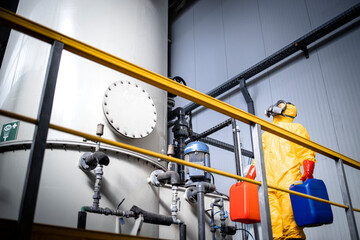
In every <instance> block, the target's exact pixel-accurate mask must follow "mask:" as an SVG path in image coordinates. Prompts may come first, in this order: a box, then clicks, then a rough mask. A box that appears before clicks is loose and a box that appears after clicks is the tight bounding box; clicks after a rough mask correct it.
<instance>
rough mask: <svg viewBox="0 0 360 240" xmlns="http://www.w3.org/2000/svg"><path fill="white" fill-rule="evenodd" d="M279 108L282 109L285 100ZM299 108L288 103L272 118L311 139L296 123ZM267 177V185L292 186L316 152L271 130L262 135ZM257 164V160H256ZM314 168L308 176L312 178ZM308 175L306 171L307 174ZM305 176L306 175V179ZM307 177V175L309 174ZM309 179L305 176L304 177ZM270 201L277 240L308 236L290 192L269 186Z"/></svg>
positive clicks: (252, 173) (300, 176) (274, 121)
mask: <svg viewBox="0 0 360 240" xmlns="http://www.w3.org/2000/svg"><path fill="white" fill-rule="evenodd" d="M278 106H279V107H281V108H283V107H284V106H285V104H284V103H280V104H279V105H278ZM296 112H297V111H296V107H295V106H294V105H292V104H287V105H286V109H285V111H284V112H283V113H282V115H275V116H274V117H273V124H275V125H277V126H279V127H282V128H284V129H286V130H288V131H290V132H293V133H295V134H297V135H299V136H301V137H304V138H306V139H309V134H308V133H307V131H306V129H305V127H304V126H302V125H301V124H299V123H293V122H292V121H293V118H294V117H295V116H296ZM262 142H263V149H264V159H265V169H266V178H267V182H268V184H271V185H274V186H277V187H280V188H285V189H289V187H290V185H291V184H293V183H294V182H295V181H299V180H300V178H302V175H301V172H300V166H301V165H302V164H303V162H304V161H305V162H307V163H311V165H312V168H313V166H314V163H315V152H314V151H312V150H309V149H306V148H304V147H302V146H300V145H297V144H295V143H292V142H290V141H288V140H285V139H283V138H280V137H278V136H276V135H273V134H271V133H268V132H265V133H264V134H263V135H262ZM253 164H254V163H253ZM254 170H255V168H254V167H253V169H251V168H250V171H249V173H248V175H250V176H249V177H250V178H252V176H251V175H253V176H254V174H256V172H255V171H254ZM312 170H313V169H311V173H310V174H309V176H310V177H309V178H312ZM305 175H306V174H304V176H305ZM304 176H303V178H304ZM306 178H308V177H306ZM305 180H306V179H305ZM268 192H269V204H270V213H271V225H272V231H273V238H274V239H291V238H298V239H305V238H306V237H305V234H304V232H303V230H302V228H301V227H298V226H297V224H296V222H295V219H294V215H293V211H292V207H291V202H290V196H289V194H288V193H285V192H281V191H276V190H273V189H270V188H269V191H268Z"/></svg>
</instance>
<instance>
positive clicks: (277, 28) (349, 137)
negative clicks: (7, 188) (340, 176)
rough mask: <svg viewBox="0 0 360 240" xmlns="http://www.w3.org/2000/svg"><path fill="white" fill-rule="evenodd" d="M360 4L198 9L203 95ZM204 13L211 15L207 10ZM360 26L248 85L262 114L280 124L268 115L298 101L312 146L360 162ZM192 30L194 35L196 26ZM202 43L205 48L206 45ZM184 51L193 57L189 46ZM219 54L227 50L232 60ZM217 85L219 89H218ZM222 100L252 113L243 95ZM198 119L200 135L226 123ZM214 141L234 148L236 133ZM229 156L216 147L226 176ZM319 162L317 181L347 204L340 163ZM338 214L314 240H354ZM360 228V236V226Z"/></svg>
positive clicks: (358, 200) (313, 233)
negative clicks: (282, 103)
mask: <svg viewBox="0 0 360 240" xmlns="http://www.w3.org/2000/svg"><path fill="white" fill-rule="evenodd" d="M357 2H358V1H353V0H346V1H340V0H331V1H325V0H316V1H296V2H295V1H285V0H277V1H265V0H258V1H256V2H255V1H235V0H222V1H199V2H197V4H195V6H194V8H192V10H193V14H194V16H193V17H194V20H195V28H193V30H194V42H195V44H194V47H195V50H194V58H195V59H196V64H195V72H196V81H195V83H196V86H195V87H196V89H201V90H203V89H204V90H205V89H206V90H210V89H212V88H213V87H215V86H217V85H219V84H220V83H222V82H224V81H225V80H226V79H224V80H223V81H222V82H217V81H218V80H214V78H212V77H213V75H216V76H224V77H228V78H231V77H233V76H235V75H236V74H239V73H240V72H242V71H244V70H245V69H247V68H248V67H250V66H252V65H253V64H255V63H257V62H258V61H260V60H262V59H264V58H265V57H266V56H269V55H271V54H272V53H274V52H276V51H278V50H279V49H281V48H282V47H284V46H286V45H288V44H289V43H290V42H292V41H294V40H296V39H297V38H299V37H301V36H303V35H304V34H306V33H308V32H310V31H311V30H312V29H314V28H316V27H318V26H319V25H321V24H323V23H325V22H326V21H328V20H330V19H332V18H333V17H335V16H336V15H338V14H340V13H342V12H343V11H345V10H347V9H348V8H350V7H351V6H353V5H354V4H356V3H357ZM205 3H206V4H205ZM205 5H206V6H205ZM201 7H202V8H203V9H199V8H201ZM216 9H217V10H216ZM219 9H221V11H220V10H219ZM188 11H189V10H188ZM205 15H206V16H205ZM221 15H222V17H221ZM221 18H222V20H221ZM182 21H184V20H182ZM221 21H222V25H223V26H222V27H221V23H220V22H221ZM358 21H359V20H358ZM184 22H185V21H184ZM358 25H359V24H353V25H352V27H351V28H349V29H350V30H348V29H347V30H346V31H345V30H343V31H341V34H337V36H335V37H332V38H323V39H322V40H321V41H320V44H318V45H316V46H315V47H314V48H310V58H309V59H305V58H304V55H303V53H298V54H296V55H294V56H291V57H289V58H288V59H285V60H284V61H283V62H281V63H280V64H278V65H276V66H275V67H273V68H271V69H269V70H267V71H265V72H263V73H261V74H259V75H257V76H254V77H253V78H252V79H250V80H249V81H247V84H248V89H249V92H250V94H251V96H252V98H253V100H254V104H255V112H256V115H257V116H259V117H261V118H263V119H266V120H268V121H272V119H268V118H266V117H265V116H264V114H263V112H264V110H265V109H266V108H267V107H268V106H269V105H270V104H273V103H275V102H276V101H277V100H279V99H285V100H288V101H292V102H294V103H295V104H296V106H297V107H298V111H299V115H298V117H297V118H296V119H295V122H299V123H301V124H303V125H304V126H305V127H306V128H307V130H308V132H309V134H310V137H311V140H313V141H315V142H318V143H320V144H322V145H324V146H325V147H328V148H330V149H333V150H335V151H339V152H340V153H342V154H345V155H348V156H349V157H352V158H354V159H356V160H359V156H360V153H359V151H360V150H359V148H358V147H357V146H359V145H360V142H359V141H360V137H359V133H360V132H359V129H360V128H358V127H357V124H356V123H357V122H358V121H357V120H358V119H359V117H360V115H359V114H360V109H359V108H358V107H356V106H357V103H360V97H359V96H360V95H359V94H358V92H359V90H360V89H359V88H360V86H359V85H360V84H359V81H357V76H358V75H359V74H360V72H359V71H360V70H359V68H358V60H359V57H360V53H359V51H360V48H359V47H358V46H357V43H358V42H359V40H360V34H359V31H360V30H359V27H358ZM188 27H189V28H191V29H192V26H188ZM177 28H179V26H176V28H174V29H173V30H174V31H175V32H176V31H177V30H176V29H177ZM182 28H184V26H182ZM222 31H223V32H222ZM213 34H216V36H214V35H213ZM200 40H201V41H202V42H201V44H200V45H199V43H198V42H199V41H200ZM222 41H224V42H225V45H223V43H222ZM183 46H184V45H183ZM184 47H185V49H182V51H188V50H187V49H186V46H184ZM206 48H208V49H207V51H209V54H208V55H205V54H204V52H206ZM215 48H216V49H215ZM177 51H180V50H177ZM219 51H220V52H221V51H224V53H223V54H224V55H225V60H224V58H223V54H222V53H220V52H219ZM214 56H216V57H217V58H218V61H223V62H219V63H215V62H216V61H214ZM173 57H174V58H176V56H173ZM200 62H201V64H204V65H205V63H207V66H212V67H214V69H211V70H210V71H209V70H208V69H206V68H205V67H204V65H203V66H201V67H199V66H198V64H199V63H200ZM178 63H179V64H180V67H181V66H185V65H186V63H182V62H180V61H179V62H178ZM223 64H225V68H224V65H223ZM172 66H174V65H172ZM174 67H175V68H177V69H179V68H180V67H179V66H174ZM183 69H184V68H183ZM184 70H185V71H184V74H188V73H187V72H186V69H184ZM209 73H211V74H210V75H211V76H210V78H211V79H210V80H208V79H204V78H199V76H200V75H201V76H202V75H203V74H205V75H209ZM216 82H217V83H218V84H217V85H215V86H213V84H215V83H216ZM339 99H341V100H339ZM221 100H223V101H225V102H228V103H230V104H232V105H234V106H236V107H238V108H240V109H243V110H246V109H247V108H246V103H245V100H244V99H243V96H242V94H241V93H240V91H239V90H238V88H236V89H235V88H234V89H233V90H232V91H230V92H229V93H227V94H225V96H222V97H221ZM349 113H351V116H350V114H349ZM194 118H195V119H196V120H195V121H196V125H195V128H194V131H197V132H201V130H205V129H207V128H208V127H211V126H213V125H215V124H217V123H219V122H221V121H222V120H225V119H226V117H224V116H221V114H218V113H216V112H213V111H211V110H201V111H196V112H195V114H194ZM239 125H240V129H241V133H242V135H241V136H242V144H243V146H244V148H245V149H250V150H251V141H250V134H249V127H248V126H247V125H246V124H242V123H239ZM197 129H199V131H198V130H197ZM212 137H214V138H217V139H220V140H222V141H226V142H229V143H231V142H232V135H231V131H230V133H229V131H228V130H227V129H224V130H222V131H221V132H218V133H216V134H213V135H212ZM228 157H231V154H227V153H225V154H224V153H223V151H222V150H219V149H216V148H213V147H212V148H211V159H212V166H213V167H216V166H219V168H220V169H222V170H225V169H226V167H224V166H223V165H222V164H219V161H221V163H224V161H223V159H224V158H228ZM220 159H221V160H220ZM316 159H317V163H316V167H315V172H314V176H315V177H316V178H320V179H323V180H324V182H325V183H326V186H327V188H328V192H329V196H330V200H332V201H335V202H339V203H342V196H341V191H340V189H341V186H340V185H339V183H338V180H337V172H336V168H335V163H334V161H333V160H332V159H329V158H327V157H325V156H322V155H320V154H317V155H316ZM229 162H233V161H229ZM226 164H227V165H228V168H229V169H231V168H232V167H233V165H232V164H233V163H231V164H230V163H228V162H226ZM231 170H233V169H231ZM230 172H231V171H230ZM346 173H347V175H348V176H347V177H348V181H349V187H350V192H351V196H352V198H353V204H354V207H356V208H359V207H360V192H359V191H358V189H359V186H360V177H359V176H360V175H359V171H358V170H354V169H351V168H349V167H346ZM220 181H221V182H220ZM216 184H217V186H219V188H220V189H227V188H229V187H230V186H231V184H232V183H231V181H229V182H226V181H223V180H222V179H221V178H219V177H216ZM332 209H333V213H334V223H333V224H331V225H328V226H322V227H317V228H308V229H306V230H305V231H306V234H307V236H308V238H309V239H338V238H343V239H349V238H350V237H349V231H348V228H347V222H346V217H345V212H344V209H342V208H338V207H332ZM355 216H356V219H357V221H358V223H359V222H360V216H359V214H358V213H355ZM359 224H360V223H359ZM359 224H358V225H359ZM358 228H359V230H360V226H358Z"/></svg>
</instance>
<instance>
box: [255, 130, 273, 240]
mask: <svg viewBox="0 0 360 240" xmlns="http://www.w3.org/2000/svg"><path fill="white" fill-rule="evenodd" d="M251 134H252V138H253V148H254V157H255V165H256V179H257V180H260V181H261V183H262V184H261V186H259V205H260V217H261V232H262V239H268V240H270V239H273V237H272V229H271V218H270V207H269V196H268V187H267V181H266V171H265V161H264V152H263V146H262V138H261V128H260V125H259V124H254V125H252V126H251Z"/></svg>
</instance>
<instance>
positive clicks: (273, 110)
mask: <svg viewBox="0 0 360 240" xmlns="http://www.w3.org/2000/svg"><path fill="white" fill-rule="evenodd" d="M281 103H283V104H284V106H283V107H279V105H280V104H281ZM287 104H291V105H294V104H292V103H291V102H286V101H284V100H279V101H277V102H276V103H275V104H274V105H271V106H270V107H268V109H266V110H265V115H266V116H267V117H270V116H276V115H282V116H285V117H289V118H295V117H296V116H295V117H293V116H289V115H285V114H284V112H285V110H286V106H287ZM294 106H295V105H294ZM296 115H297V114H296Z"/></svg>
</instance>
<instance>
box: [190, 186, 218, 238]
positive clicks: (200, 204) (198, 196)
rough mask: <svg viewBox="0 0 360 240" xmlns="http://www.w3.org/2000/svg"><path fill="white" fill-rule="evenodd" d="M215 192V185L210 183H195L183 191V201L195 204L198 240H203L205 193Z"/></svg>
mask: <svg viewBox="0 0 360 240" xmlns="http://www.w3.org/2000/svg"><path fill="white" fill-rule="evenodd" d="M215 190H216V187H215V185H213V184H211V183H207V182H197V183H193V184H191V185H190V186H189V187H188V188H187V189H186V191H185V199H186V200H187V201H188V202H191V203H195V202H197V216H198V240H205V203H204V199H205V193H211V192H214V191H215Z"/></svg>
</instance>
